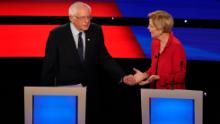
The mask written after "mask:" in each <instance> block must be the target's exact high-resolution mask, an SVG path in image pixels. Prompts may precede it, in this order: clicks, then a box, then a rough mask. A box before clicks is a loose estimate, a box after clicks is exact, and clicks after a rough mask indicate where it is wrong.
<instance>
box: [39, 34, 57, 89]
mask: <svg viewBox="0 0 220 124" xmlns="http://www.w3.org/2000/svg"><path fill="white" fill-rule="evenodd" d="M56 60H57V41H56V35H55V34H54V32H50V34H49V37H48V40H47V44H46V50H45V58H44V60H43V65H42V74H41V83H42V85H53V84H54V81H55V73H56V69H55V68H56V63H57V61H56Z"/></svg>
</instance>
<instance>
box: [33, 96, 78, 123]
mask: <svg viewBox="0 0 220 124" xmlns="http://www.w3.org/2000/svg"><path fill="white" fill-rule="evenodd" d="M33 97H34V98H33V124H77V96H54V95H47V96H45V95H35V96H33Z"/></svg>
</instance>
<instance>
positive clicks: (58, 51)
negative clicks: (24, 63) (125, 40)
mask: <svg viewBox="0 0 220 124" xmlns="http://www.w3.org/2000/svg"><path fill="white" fill-rule="evenodd" d="M85 34H86V38H85V39H86V52H85V60H84V62H81V60H80V57H79V55H78V51H77V48H76V45H75V41H74V38H73V36H72V32H71V30H70V23H67V24H64V25H61V26H60V27H58V28H55V29H54V30H52V31H51V32H50V34H49V38H48V41H47V45H46V51H45V59H44V62H43V70H42V83H44V85H50V86H60V85H73V84H77V83H82V84H83V85H84V86H87V100H88V98H89V99H90V100H89V101H93V100H94V99H96V98H94V97H96V96H98V95H99V93H98V91H99V90H98V88H99V86H98V83H99V79H100V78H101V77H100V73H102V74H103V73H104V74H107V75H110V76H109V77H112V79H111V80H113V81H115V82H118V83H119V81H120V79H121V78H122V77H123V75H124V73H123V71H122V69H121V68H120V66H119V65H117V63H116V62H115V61H114V60H112V59H111V57H110V55H109V53H108V52H107V50H106V47H105V45H104V39H103V33H102V29H101V27H100V26H98V25H96V24H93V23H92V24H91V25H90V27H89V29H88V30H87V31H86V32H85ZM112 42H116V41H112ZM100 70H104V72H102V71H100ZM93 98H94V99H93ZM93 104H96V103H93Z"/></svg>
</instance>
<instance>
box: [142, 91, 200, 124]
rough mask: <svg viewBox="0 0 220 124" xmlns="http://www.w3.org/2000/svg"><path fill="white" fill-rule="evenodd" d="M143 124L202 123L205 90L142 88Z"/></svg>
mask: <svg viewBox="0 0 220 124" xmlns="http://www.w3.org/2000/svg"><path fill="white" fill-rule="evenodd" d="M141 109H142V124H202V123H203V92H202V91H195V90H164V89H163V90H162V89H141Z"/></svg>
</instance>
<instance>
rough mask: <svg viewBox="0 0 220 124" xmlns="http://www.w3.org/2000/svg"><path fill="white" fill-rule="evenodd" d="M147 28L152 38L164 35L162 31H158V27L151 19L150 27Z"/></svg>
mask: <svg viewBox="0 0 220 124" xmlns="http://www.w3.org/2000/svg"><path fill="white" fill-rule="evenodd" d="M147 28H148V30H149V31H150V33H151V37H152V38H158V37H159V36H160V35H161V34H162V30H161V29H157V27H155V25H154V24H153V22H152V19H149V25H148V27H147Z"/></svg>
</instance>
